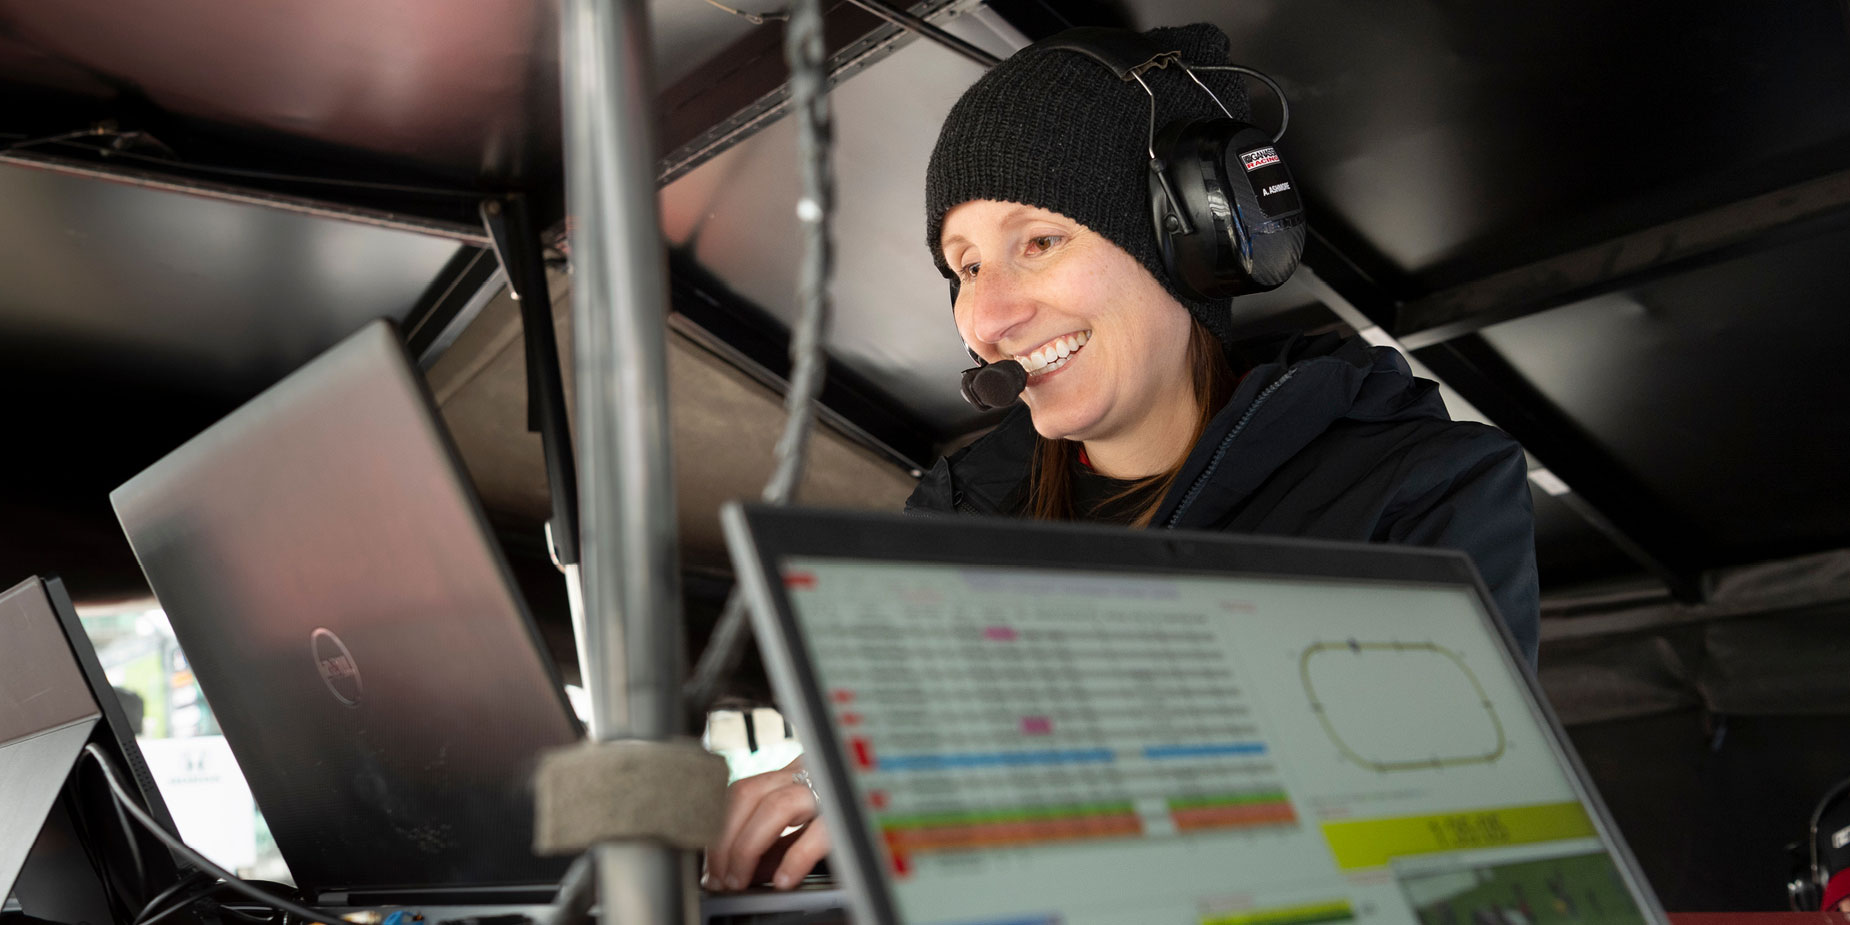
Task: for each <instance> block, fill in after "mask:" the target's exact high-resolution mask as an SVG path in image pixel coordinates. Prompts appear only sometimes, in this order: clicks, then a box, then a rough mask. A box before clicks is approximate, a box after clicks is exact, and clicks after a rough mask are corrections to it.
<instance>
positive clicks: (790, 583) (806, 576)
mask: <svg viewBox="0 0 1850 925" xmlns="http://www.w3.org/2000/svg"><path fill="white" fill-rule="evenodd" d="M784 587H786V588H791V589H795V590H801V591H813V590H815V588H816V576H815V573H813V572H791V573H789V574H787V575H785V576H784Z"/></svg>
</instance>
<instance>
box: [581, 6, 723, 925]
mask: <svg viewBox="0 0 1850 925" xmlns="http://www.w3.org/2000/svg"><path fill="white" fill-rule="evenodd" d="M561 14H562V16H561V22H560V30H561V36H562V43H563V46H562V49H561V65H562V79H563V86H562V91H563V92H562V99H563V103H564V116H565V141H566V149H565V168H566V174H565V176H566V203H567V207H568V212H569V215H570V222H571V224H570V236H571V250H572V275H573V279H572V324H573V330H574V340H575V344H576V351H577V352H576V354H575V357H576V362H577V375H576V383H577V394H578V405H577V421H578V471H579V476H580V510H581V512H582V517H581V519H580V525H581V529H582V532H583V542H582V549H581V561H582V566H583V570H582V579H583V585H584V608H585V614H586V620H585V623H586V635H587V637H588V645H587V646H586V648H587V650H588V653H587V654H588V661H589V664H588V665H586V666H584V668H585V670H584V672H583V674H584V678H585V682H586V687H587V689H588V691H589V693H590V695H591V702H592V717H591V734H592V735H593V736H594V737H596V738H597V739H598V740H599V741H611V740H614V739H619V738H636V739H654V740H660V739H666V738H669V737H671V736H674V735H677V734H679V733H681V732H682V728H681V727H682V723H683V716H684V714H683V712H682V709H681V702H680V684H681V678H680V673H681V665H682V648H683V641H682V632H681V594H680V573H679V569H678V565H677V561H676V554H677V548H676V536H675V533H676V531H675V504H674V498H675V492H674V480H673V471H672V469H671V468H670V453H669V446H668V436H669V431H668V388H667V376H666V371H665V365H666V353H667V341H666V337H667V305H668V287H667V275H666V265H665V260H666V258H665V254H664V251H663V248H662V242H661V230H660V229H661V225H660V221H659V219H658V216H657V214H656V189H655V139H654V118H655V113H654V99H655V94H654V91H653V87H652V86H651V83H652V74H653V71H652V68H651V62H650V57H651V55H650V45H649V21H648V6H647V2H646V0H563V2H562V9H561ZM594 851H595V852H596V856H597V882H598V898H599V903H600V905H601V907H602V918H603V921H604V922H605V923H607V925H615V923H624V925H634V923H650V925H657V923H668V922H684V921H689V920H690V916H691V913H692V912H693V907H692V903H693V901H694V893H693V892H692V889H691V888H692V886H693V876H694V870H693V856H692V855H691V854H689V853H685V852H681V851H678V850H676V849H674V848H671V847H669V846H667V845H662V844H658V843H653V842H641V841H631V842H617V843H611V844H605V845H600V846H598V847H597V848H596V849H594Z"/></svg>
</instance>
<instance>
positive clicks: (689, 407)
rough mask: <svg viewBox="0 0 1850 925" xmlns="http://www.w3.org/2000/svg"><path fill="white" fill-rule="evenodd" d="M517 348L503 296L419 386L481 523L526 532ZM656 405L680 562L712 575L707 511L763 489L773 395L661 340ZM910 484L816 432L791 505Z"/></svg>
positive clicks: (899, 497) (714, 526) (540, 471)
mask: <svg viewBox="0 0 1850 925" xmlns="http://www.w3.org/2000/svg"><path fill="white" fill-rule="evenodd" d="M550 289H551V293H552V296H553V322H554V327H555V330H556V331H557V333H558V338H559V351H560V354H561V362H562V365H563V366H564V368H565V369H564V372H565V381H566V383H567V392H568V401H569V393H570V392H571V387H570V386H571V383H573V382H574V379H573V377H572V329H571V313H572V309H571V289H570V280H569V278H568V277H567V276H565V275H563V274H552V277H551V280H550ZM522 343H523V342H522V339H521V325H520V312H519V308H518V306H517V305H516V303H515V302H514V300H513V299H511V298H509V297H508V295H507V291H506V290H503V291H502V293H501V295H499V296H497V297H496V298H495V299H494V301H492V302H490V303H489V304H488V306H487V307H486V308H484V309H483V311H482V314H481V315H480V316H479V317H478V318H477V319H476V321H475V322H474V323H473V324H471V325H470V326H469V328H468V329H467V330H466V331H465V332H464V333H463V335H462V336H461V337H459V338H458V339H457V341H456V343H455V344H453V345H452V346H451V347H450V349H449V350H448V351H447V352H445V353H444V355H443V356H442V357H441V358H440V359H438V361H437V362H436V363H435V364H434V365H433V366H432V367H431V368H430V370H429V372H428V373H427V379H428V380H429V382H430V386H431V391H432V393H433V394H434V395H435V397H436V399H437V403H438V406H439V407H440V408H441V409H442V412H443V419H444V423H445V424H446V425H447V426H448V427H449V429H450V434H451V436H452V437H453V438H454V439H455V441H456V446H457V450H458V452H460V453H461V454H462V458H463V462H464V464H465V465H466V466H468V468H469V474H470V476H471V478H472V480H473V481H474V482H475V486H476V491H477V492H478V493H479V494H480V495H481V497H482V503H483V505H484V506H485V507H486V508H487V509H488V511H489V513H490V516H491V517H493V518H494V519H496V520H497V521H498V522H501V523H503V524H510V525H514V526H517V527H520V528H523V529H525V530H529V531H532V530H537V528H538V525H539V524H541V523H543V522H545V520H546V519H547V518H548V517H549V516H551V511H552V508H551V499H550V497H549V496H548V495H547V491H546V467H545V461H544V459H543V457H542V455H541V451H540V438H539V435H538V434H533V433H528V432H527V429H526V420H527V419H526V414H527V411H526V409H527V380H526V355H525V351H524V349H523V347H522ZM668 403H669V405H668V410H669V427H670V439H672V440H673V447H674V466H675V470H674V478H675V493H676V498H677V504H676V509H677V511H678V512H679V520H680V530H681V547H682V557H683V564H684V565H686V566H687V567H690V568H701V567H706V568H724V567H725V566H726V564H727V558H726V551H725V543H724V540H723V538H722V537H721V536H720V530H719V506H720V505H721V504H723V503H725V502H727V501H731V500H735V499H750V498H756V497H758V495H759V493H760V492H761V491H762V490H763V488H764V482H765V480H766V479H767V478H769V477H770V474H771V469H772V467H773V463H774V456H773V447H774V445H775V444H776V442H777V437H778V435H779V434H780V433H781V432H782V430H783V423H784V412H783V398H782V396H780V395H778V394H776V393H774V392H772V391H771V390H770V389H768V388H766V387H765V386H763V385H762V384H760V383H759V382H758V381H757V380H755V379H752V378H750V377H748V376H746V375H745V374H743V373H741V372H740V371H738V370H736V369H734V368H732V367H730V366H728V365H726V364H724V363H722V362H720V361H719V360H718V359H716V358H715V357H713V356H712V355H711V354H709V353H707V352H705V351H704V350H701V349H700V348H699V347H697V346H695V345H694V344H692V343H691V342H689V341H688V340H686V339H685V338H682V337H679V336H676V335H672V334H671V335H670V337H669V350H668ZM914 484H915V483H914V482H913V480H912V479H911V477H909V476H908V475H906V473H904V472H902V471H900V470H899V469H898V468H897V467H895V466H894V465H892V464H891V463H888V462H886V461H884V460H882V459H879V458H878V457H876V456H874V455H873V454H872V453H870V452H869V451H867V450H865V449H862V448H861V447H859V446H857V445H855V444H853V443H850V442H849V441H848V440H846V439H845V438H843V437H842V436H841V435H840V434H838V433H836V432H834V431H832V430H830V429H828V428H826V427H823V426H818V427H817V429H816V430H815V432H814V433H813V434H812V435H811V438H810V449H809V455H808V466H807V469H806V470H805V473H804V477H803V482H802V484H801V485H800V486H799V488H798V491H797V498H798V500H799V501H800V502H802V503H805V504H816V505H822V506H826V507H841V508H867V509H874V510H889V511H896V510H898V509H899V508H900V507H901V505H902V504H904V502H905V499H906V495H908V494H910V493H911V491H912V487H913V485H914Z"/></svg>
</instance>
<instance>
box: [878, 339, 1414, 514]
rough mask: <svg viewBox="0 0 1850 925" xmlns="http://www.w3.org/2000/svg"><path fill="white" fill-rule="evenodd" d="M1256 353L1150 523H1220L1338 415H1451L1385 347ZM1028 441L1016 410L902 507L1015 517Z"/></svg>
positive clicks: (1332, 344) (1331, 345) (1306, 347)
mask: <svg viewBox="0 0 1850 925" xmlns="http://www.w3.org/2000/svg"><path fill="white" fill-rule="evenodd" d="M1261 349H1262V352H1261V354H1260V355H1261V356H1266V357H1268V358H1267V359H1264V360H1263V361H1261V362H1259V363H1257V364H1256V365H1254V366H1252V367H1251V368H1250V369H1249V370H1248V372H1247V373H1246V375H1245V376H1243V377H1242V378H1241V380H1240V383H1239V385H1238V386H1236V387H1235V389H1234V393H1233V396H1232V398H1230V399H1229V400H1228V402H1227V405H1226V407H1224V408H1222V409H1221V410H1220V412H1219V413H1218V414H1216V415H1215V416H1214V419H1213V420H1212V421H1210V422H1209V423H1208V426H1207V429H1206V430H1205V431H1204V432H1203V433H1202V436H1201V439H1200V440H1198V441H1197V442H1196V443H1195V446H1194V448H1193V449H1192V450H1191V451H1190V452H1189V455H1188V458H1187V460H1186V461H1185V462H1184V463H1183V466H1182V472H1181V475H1180V477H1178V478H1177V479H1176V482H1175V485H1174V486H1173V487H1172V488H1171V489H1170V492H1169V495H1168V497H1166V498H1165V499H1164V501H1163V505H1162V507H1161V508H1159V509H1158V511H1157V515H1156V518H1155V519H1154V520H1153V521H1152V522H1153V523H1157V524H1162V525H1164V526H1169V527H1182V528H1189V527H1204V526H1209V525H1212V524H1215V523H1217V522H1220V521H1221V520H1223V519H1224V518H1225V516H1226V515H1227V514H1228V513H1229V512H1230V511H1232V510H1233V509H1234V508H1236V507H1237V506H1238V505H1240V504H1241V503H1242V502H1243V501H1245V500H1246V499H1247V498H1248V497H1250V496H1251V495H1252V493H1253V491H1254V490H1256V489H1257V488H1258V487H1259V486H1260V485H1262V484H1264V482H1265V481H1266V479H1267V478H1269V477H1270V476H1271V475H1272V473H1273V472H1275V471H1277V469H1278V468H1279V467H1280V466H1281V465H1283V464H1284V463H1285V462H1286V461H1287V460H1289V459H1291V458H1292V457H1293V456H1295V455H1296V454H1297V453H1298V452H1299V451H1300V450H1302V449H1303V448H1304V447H1305V446H1306V445H1307V444H1309V443H1310V442H1311V441H1312V440H1314V439H1316V438H1317V437H1318V436H1319V435H1320V434H1322V433H1324V432H1325V431H1326V430H1328V429H1329V428H1330V425H1331V424H1333V423H1335V422H1336V421H1338V420H1344V419H1348V420H1353V421H1357V422H1371V423H1372V422H1389V421H1408V420H1417V419H1433V420H1440V421H1444V420H1449V419H1450V418H1449V417H1448V416H1447V414H1446V411H1445V405H1444V402H1443V401H1442V400H1441V399H1440V397H1439V391H1438V384H1437V383H1435V382H1432V381H1431V380H1427V379H1418V378H1415V377H1414V375H1413V371H1412V369H1411V368H1410V367H1408V365H1407V361H1406V359H1405V358H1403V357H1402V356H1401V355H1400V353H1399V352H1397V351H1395V350H1394V349H1393V348H1391V347H1373V346H1370V345H1369V344H1368V343H1367V342H1365V341H1363V340H1362V339H1361V338H1359V337H1351V338H1348V339H1344V338H1341V337H1339V336H1337V335H1334V334H1326V335H1322V336H1319V337H1315V338H1305V337H1301V336H1296V335H1293V336H1292V337H1290V338H1288V339H1285V340H1284V341H1282V342H1280V343H1277V344H1276V345H1274V346H1272V347H1271V349H1264V348H1261ZM1249 352H1250V351H1249ZM1034 442H1035V433H1034V423H1033V420H1032V419H1031V418H1030V417H1029V415H1028V409H1027V408H1026V407H1025V406H1017V407H1016V408H1015V409H1014V410H1012V411H1011V412H1010V413H1009V414H1008V416H1007V417H1005V418H1003V420H1002V423H1001V424H999V425H998V426H997V427H996V429H995V430H994V431H992V432H990V433H989V434H987V435H985V436H984V437H982V438H981V439H979V440H977V441H976V442H974V443H972V444H970V446H968V447H965V448H964V449H963V450H960V451H958V452H957V453H956V454H954V455H952V456H951V457H950V458H949V459H947V460H945V461H944V462H942V463H940V464H939V465H938V466H937V467H936V468H934V469H933V470H932V471H931V472H930V473H929V474H928V475H927V476H925V478H924V479H922V480H921V481H920V484H919V488H918V490H917V491H915V492H914V494H913V497H912V499H911V500H910V501H909V502H908V504H907V507H908V509H911V510H927V511H931V510H939V511H952V510H956V511H962V512H966V513H988V514H1014V513H1018V512H1019V511H1020V509H1021V506H1022V499H1023V498H1024V497H1025V494H1026V482H1027V477H1028V465H1029V461H1030V460H1031V459H1032V458H1033V453H1034Z"/></svg>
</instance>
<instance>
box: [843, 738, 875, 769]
mask: <svg viewBox="0 0 1850 925" xmlns="http://www.w3.org/2000/svg"><path fill="white" fill-rule="evenodd" d="M848 747H849V748H850V749H853V751H854V763H855V764H857V765H859V766H860V768H861V770H863V771H871V770H873V769H874V747H873V746H872V745H869V744H867V740H866V739H863V738H861V737H860V736H855V737H854V738H852V739H849V740H848Z"/></svg>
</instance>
